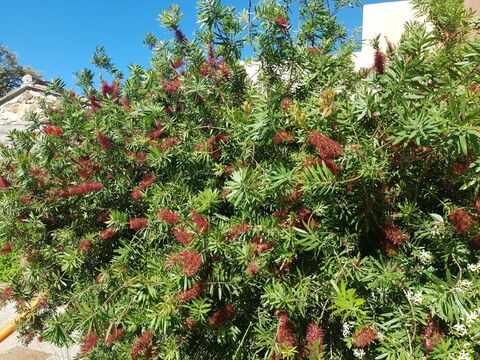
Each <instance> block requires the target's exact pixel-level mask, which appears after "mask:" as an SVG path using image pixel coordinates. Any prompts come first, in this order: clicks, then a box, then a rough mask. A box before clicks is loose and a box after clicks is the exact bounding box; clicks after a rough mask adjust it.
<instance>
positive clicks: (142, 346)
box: [130, 331, 155, 359]
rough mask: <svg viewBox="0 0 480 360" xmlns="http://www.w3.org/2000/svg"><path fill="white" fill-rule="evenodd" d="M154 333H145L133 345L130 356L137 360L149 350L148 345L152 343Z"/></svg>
mask: <svg viewBox="0 0 480 360" xmlns="http://www.w3.org/2000/svg"><path fill="white" fill-rule="evenodd" d="M154 336H155V335H154V333H153V332H151V331H144V332H143V333H142V335H140V336H139V337H138V338H137V340H135V342H134V343H133V345H132V350H131V351H130V356H131V357H132V358H133V359H136V358H137V356H138V355H140V354H142V353H144V352H145V351H146V350H147V347H148V344H150V341H152V339H153V337H154Z"/></svg>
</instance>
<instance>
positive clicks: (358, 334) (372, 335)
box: [353, 326, 378, 348]
mask: <svg viewBox="0 0 480 360" xmlns="http://www.w3.org/2000/svg"><path fill="white" fill-rule="evenodd" d="M377 338H378V333H377V331H375V330H374V329H372V328H371V327H370V326H366V327H364V328H362V329H360V330H357V331H355V333H354V334H353V346H355V347H356V348H363V347H365V346H367V345H368V344H370V343H371V342H373V341H375V340H376V339H377Z"/></svg>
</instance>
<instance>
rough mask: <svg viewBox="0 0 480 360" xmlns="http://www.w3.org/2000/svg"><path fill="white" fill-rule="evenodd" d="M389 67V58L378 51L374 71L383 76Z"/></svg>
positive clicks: (374, 60)
mask: <svg viewBox="0 0 480 360" xmlns="http://www.w3.org/2000/svg"><path fill="white" fill-rule="evenodd" d="M386 65H387V57H386V56H385V54H384V53H383V52H382V50H380V49H377V50H376V51H375V55H374V57H373V70H375V72H376V73H377V74H380V75H381V74H383V73H384V72H385V67H386Z"/></svg>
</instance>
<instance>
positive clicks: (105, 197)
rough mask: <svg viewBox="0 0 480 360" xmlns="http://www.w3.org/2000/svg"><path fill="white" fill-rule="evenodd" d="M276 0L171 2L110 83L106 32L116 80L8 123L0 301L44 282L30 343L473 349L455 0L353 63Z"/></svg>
mask: <svg viewBox="0 0 480 360" xmlns="http://www.w3.org/2000/svg"><path fill="white" fill-rule="evenodd" d="M439 1H440V0H439ZM289 3H290V2H282V4H283V5H278V4H275V3H273V2H271V1H267V2H263V3H260V4H258V6H256V7H255V17H252V21H251V22H247V23H245V22H242V21H244V20H246V18H245V17H244V18H241V17H239V16H237V15H236V14H235V13H234V10H233V9H232V8H230V7H223V6H221V5H220V4H219V3H218V2H216V1H215V2H210V1H200V3H199V20H200V22H201V24H202V25H203V27H202V31H201V32H199V33H198V35H197V37H196V38H194V39H192V38H188V37H187V36H186V35H185V34H184V33H183V32H182V30H181V28H180V25H179V18H180V13H179V10H178V8H177V7H171V8H170V9H169V10H167V11H166V12H164V13H163V14H162V16H161V20H162V22H163V24H164V25H165V26H166V27H167V28H168V29H170V30H171V31H172V33H173V34H174V38H175V40H172V41H171V42H158V41H156V39H155V37H154V36H153V35H152V34H148V39H147V41H146V43H147V44H148V45H150V46H152V47H153V48H154V52H153V58H152V62H151V68H150V69H143V68H141V67H140V66H132V67H131V68H130V72H131V74H130V77H129V78H128V80H125V81H121V77H120V75H119V73H118V71H117V70H116V69H115V68H114V66H113V65H112V64H111V61H110V58H109V57H108V56H107V55H106V53H105V51H104V50H103V48H98V49H97V51H96V52H95V54H94V56H93V58H92V60H93V63H94V64H95V65H97V66H98V67H99V68H101V69H102V71H103V74H104V75H105V69H106V70H107V71H109V72H110V73H112V74H113V76H114V77H115V79H116V80H113V81H108V82H107V81H106V80H104V79H103V78H102V77H101V84H99V85H98V86H97V87H95V86H94V84H93V72H92V71H90V70H84V71H81V72H79V73H77V76H78V84H79V86H80V87H82V88H83V89H84V91H85V94H84V95H82V96H79V95H76V94H75V93H73V92H69V91H65V90H63V88H62V83H61V81H58V80H56V81H54V82H53V84H52V86H53V87H54V89H55V90H56V91H57V92H58V93H60V94H61V97H60V100H59V103H58V104H57V105H56V106H55V107H54V108H51V107H50V108H47V109H46V111H47V115H48V118H47V119H46V120H40V119H38V118H32V119H31V124H30V127H29V129H28V130H27V131H15V132H13V133H12V135H11V138H12V142H11V147H8V148H6V147H5V148H3V149H2V158H1V167H0V169H1V171H2V173H1V174H0V176H1V178H0V179H1V181H0V185H1V188H2V190H1V192H0V194H1V199H0V201H1V202H0V209H1V210H0V234H1V239H2V240H1V241H2V245H1V246H0V248H4V249H5V251H6V252H7V251H9V249H10V248H11V247H12V246H14V249H15V251H16V252H18V253H19V254H20V256H21V257H22V266H21V269H20V270H19V271H18V273H17V274H16V276H15V278H14V279H13V280H12V283H11V288H8V289H7V290H4V291H3V294H2V301H16V303H17V306H18V308H19V310H20V311H23V310H25V309H28V307H27V304H28V303H29V302H30V301H31V300H32V299H34V298H35V296H36V295H37V294H39V293H43V292H44V291H47V292H48V297H45V299H44V300H43V301H42V302H41V303H40V304H39V305H37V306H36V307H35V308H34V309H29V310H28V311H29V316H26V317H24V318H23V323H22V325H21V332H22V333H23V334H25V336H26V337H27V338H28V339H32V338H33V337H35V336H41V337H42V338H43V339H46V340H48V341H53V342H55V343H59V344H65V343H70V342H72V341H76V342H78V343H80V344H81V349H82V353H81V356H84V357H87V358H91V359H129V358H134V359H144V358H157V359H229V358H235V359H254V358H255V359H257V358H258V359H300V358H310V359H318V358H321V357H323V358H334V359H352V358H355V357H357V358H362V357H364V358H368V359H374V358H378V359H420V358H435V359H446V358H455V359H457V358H458V359H468V358H470V359H473V358H478V356H479V355H480V347H479V345H478V344H479V343H480V306H479V303H480V284H479V280H478V279H479V272H480V256H479V249H480V229H479V221H480V195H479V184H480V177H479V175H478V174H479V170H480V161H479V159H478V155H479V150H480V149H479V145H480V144H479V136H480V129H479V128H478V122H479V114H480V109H479V105H480V96H479V94H480V92H479V91H478V84H479V83H480V74H479V72H478V64H479V63H480V42H478V41H476V40H472V39H470V40H466V34H467V33H468V27H469V26H470V25H469V24H470V23H471V22H470V21H469V19H468V14H466V13H465V12H463V10H462V11H461V10H458V11H447V12H442V13H441V14H440V15H441V19H443V20H445V17H448V16H460V15H461V17H462V20H461V21H455V22H452V24H454V25H455V24H456V25H455V26H457V27H458V29H457V28H455V26H453V25H452V26H453V27H452V26H449V27H446V28H445V29H444V31H443V32H441V34H440V32H438V31H437V32H435V33H433V34H431V33H428V32H427V31H426V30H425V27H424V26H423V25H421V24H415V23H411V24H409V25H408V26H407V28H406V32H405V34H404V35H403V37H402V40H401V42H400V43H399V44H397V45H395V46H391V47H390V49H389V51H388V52H385V53H382V54H381V55H380V54H379V53H378V52H379V51H383V50H382V49H379V50H378V51H377V53H376V54H375V56H374V57H372V68H371V69H364V70H362V71H360V72H355V71H354V70H353V63H352V60H351V55H352V51H353V50H354V49H355V46H354V44H353V43H352V42H350V41H348V40H345V34H344V33H343V30H342V28H341V27H340V26H339V25H335V19H334V16H333V15H331V14H330V13H329V12H328V8H327V6H326V2H325V3H324V2H322V1H308V2H300V3H301V12H300V20H299V21H300V23H299V25H298V26H299V29H300V30H299V31H298V32H295V31H294V30H293V29H294V28H295V29H296V28H297V23H296V21H297V20H295V23H294V24H291V20H289V14H291V12H290V9H289V8H288V6H289V5H288V4H289ZM339 3H340V2H339ZM342 3H346V2H342ZM423 3H426V2H425V1H423ZM430 3H437V2H436V1H430ZM450 3H452V4H454V3H455V4H457V5H458V6H459V9H460V6H461V2H460V1H457V2H454V1H450ZM457 5H455V6H457ZM452 6H453V5H452ZM422 9H424V10H425V11H427V12H428V11H429V9H430V8H429V7H425V6H423V5H422ZM431 9H432V10H431V11H430V12H429V13H428V14H429V18H430V19H431V21H432V22H433V26H434V27H435V26H437V23H436V21H437V18H438V14H437V12H438V11H437V12H436V10H435V9H438V6H437V7H436V8H431ZM242 19H243V20H242ZM292 19H293V18H292ZM295 19H296V18H295ZM445 21H446V20H445ZM460 27H462V28H461V29H460ZM437 28H438V26H437ZM437 28H436V29H437ZM460 30H461V31H460ZM249 31H250V32H249ZM446 31H450V32H448V33H447V32H446ZM437 33H438V34H437ZM440 35H441V36H440ZM445 39H448V42H446V41H445ZM248 44H252V46H253V48H252V49H253V55H254V58H255V59H256V61H257V64H258V66H259V68H260V70H259V72H258V74H257V76H256V79H255V81H253V80H251V79H249V78H248V76H247V74H246V71H245V68H244V66H243V65H242V63H241V62H240V61H239V58H240V55H241V51H242V50H241V49H242V46H244V45H248ZM97 88H98V89H97Z"/></svg>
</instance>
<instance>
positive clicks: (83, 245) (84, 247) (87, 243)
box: [80, 239, 93, 253]
mask: <svg viewBox="0 0 480 360" xmlns="http://www.w3.org/2000/svg"><path fill="white" fill-rule="evenodd" d="M92 243H93V240H92V239H87V240H83V241H81V242H80V251H81V252H82V253H86V252H88V250H90V248H91V247H92Z"/></svg>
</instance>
